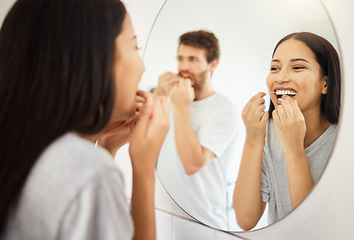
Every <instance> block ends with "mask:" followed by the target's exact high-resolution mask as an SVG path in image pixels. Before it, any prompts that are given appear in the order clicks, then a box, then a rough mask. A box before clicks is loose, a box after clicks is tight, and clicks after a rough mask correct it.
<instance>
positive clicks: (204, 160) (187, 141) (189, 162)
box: [170, 79, 215, 175]
mask: <svg viewBox="0 0 354 240" xmlns="http://www.w3.org/2000/svg"><path fill="white" fill-rule="evenodd" d="M170 97H171V102H172V107H173V114H174V120H175V126H174V128H175V141H176V148H177V152H178V155H179V157H180V159H181V161H182V164H183V167H184V171H185V173H186V174H187V175H192V174H194V173H196V172H198V171H199V170H200V169H202V168H203V167H204V166H205V165H207V164H208V163H209V162H211V160H213V159H214V158H215V154H214V153H212V152H211V151H210V150H208V149H206V148H205V147H203V146H201V145H200V142H199V140H198V138H197V137H196V136H195V134H194V132H193V129H192V124H191V120H190V116H189V111H188V109H189V106H190V104H191V103H192V102H193V100H194V90H193V88H192V86H191V82H190V81H189V80H185V79H182V80H179V82H178V83H177V84H176V85H175V86H174V87H173V88H172V89H171V91H170Z"/></svg>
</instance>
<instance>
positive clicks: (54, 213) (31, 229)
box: [2, 133, 133, 240]
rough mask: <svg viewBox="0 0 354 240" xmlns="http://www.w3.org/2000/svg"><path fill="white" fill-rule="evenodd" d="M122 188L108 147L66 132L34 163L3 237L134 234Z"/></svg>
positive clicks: (9, 239) (48, 239) (119, 236)
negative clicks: (104, 147) (97, 145)
mask: <svg viewBox="0 0 354 240" xmlns="http://www.w3.org/2000/svg"><path fill="white" fill-rule="evenodd" d="M123 187H124V182H123V177H122V174H121V172H120V171H119V170H118V169H117V167H116V166H115V164H114V162H113V159H112V157H111V156H110V154H109V153H108V152H107V151H106V150H105V149H103V148H101V147H94V144H93V143H92V142H89V141H87V140H84V139H82V138H80V137H78V136H77V135H76V134H74V133H68V134H65V135H64V136H62V137H60V138H59V139H57V140H56V141H54V142H53V143H52V144H51V145H50V146H49V147H47V149H46V150H45V151H44V152H43V153H42V154H41V156H40V158H39V159H38V161H37V163H36V164H35V166H34V167H33V168H32V170H31V173H30V175H29V176H28V179H27V181H26V184H25V185H24V188H23V191H22V193H21V196H20V199H19V200H20V201H19V204H18V207H17V208H16V209H14V211H13V214H12V216H11V217H10V219H9V222H8V225H7V227H6V231H5V233H4V235H3V236H2V239H7V240H12V239H13V240H15V239H27V240H32V239H33V240H38V239H46V240H51V239H55V240H60V239H63V240H69V239H75V240H80V239H85V240H89V239H114V240H116V239H132V236H133V223H132V219H131V217H130V214H129V212H130V211H129V206H128V202H127V198H126V197H125V195H124V191H123Z"/></svg>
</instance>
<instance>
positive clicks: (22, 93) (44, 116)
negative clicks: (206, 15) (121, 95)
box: [0, 0, 126, 228]
mask: <svg viewBox="0 0 354 240" xmlns="http://www.w3.org/2000/svg"><path fill="white" fill-rule="evenodd" d="M125 14H126V10H125V8H124V5H123V4H122V3H121V2H120V1H119V0H18V1H16V3H15V5H14V6H13V7H12V9H11V10H10V12H9V13H8V15H7V17H6V18H5V20H4V23H3V26H2V28H1V31H0V106H1V107H0V109H1V114H0V135H1V140H0V145H1V146H2V150H1V153H0V154H1V156H0V158H1V162H0V182H1V187H0V188H1V189H0V192H1V193H2V197H1V200H0V221H1V222H0V224H1V225H0V226H1V228H2V227H3V224H4V221H6V217H7V215H8V213H7V211H8V209H9V206H11V204H14V201H15V200H16V198H17V196H18V194H19V192H20V189H21V187H22V185H23V183H24V181H25V179H26V177H27V175H28V172H29V170H30V169H31V167H32V165H33V164H34V162H35V161H36V159H37V158H38V156H39V154H40V153H41V152H42V151H43V150H44V148H45V147H46V146H48V144H49V143H50V142H52V141H53V140H54V139H56V138H57V137H59V136H61V135H63V134H64V133H66V132H69V131H77V132H80V133H83V134H93V133H97V132H99V131H100V130H102V129H103V127H104V126H105V125H106V124H107V123H108V121H109V119H110V116H111V113H112V109H113V104H114V98H115V93H114V89H115V87H114V81H113V74H112V66H113V61H114V50H115V47H114V46H115V39H116V37H117V36H118V34H119V33H120V31H121V27H122V22H123V19H124V17H125ZM14 173H16V177H13V176H12V175H15V174H14Z"/></svg>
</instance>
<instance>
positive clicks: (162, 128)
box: [129, 91, 169, 172]
mask: <svg viewBox="0 0 354 240" xmlns="http://www.w3.org/2000/svg"><path fill="white" fill-rule="evenodd" d="M139 96H140V97H142V98H143V99H144V103H143V106H142V107H141V110H140V111H139V120H138V121H137V124H136V126H135V129H134V132H133V134H132V136H131V140H130V147H129V154H130V156H131V161H132V165H133V170H138V171H139V170H141V171H143V172H144V171H145V172H146V170H147V169H154V168H155V165H156V160H157V157H158V155H159V153H160V149H161V146H162V143H163V141H164V139H165V137H166V134H167V131H168V129H169V108H168V104H167V99H166V97H156V96H154V95H152V94H149V93H147V92H143V91H140V92H139Z"/></svg>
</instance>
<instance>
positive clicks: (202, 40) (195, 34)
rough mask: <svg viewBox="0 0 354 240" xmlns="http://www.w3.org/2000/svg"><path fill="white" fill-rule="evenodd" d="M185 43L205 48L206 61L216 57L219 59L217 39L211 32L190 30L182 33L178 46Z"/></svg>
mask: <svg viewBox="0 0 354 240" xmlns="http://www.w3.org/2000/svg"><path fill="white" fill-rule="evenodd" d="M181 44H183V45H187V46H192V47H195V48H201V49H205V53H206V58H207V62H208V63H210V62H211V61H213V60H215V59H217V60H219V56H220V49H219V40H218V39H217V38H216V37H215V35H214V34H213V33H212V32H207V31H204V30H199V31H192V32H187V33H184V34H183V35H182V36H180V38H179V46H180V45H181Z"/></svg>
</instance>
